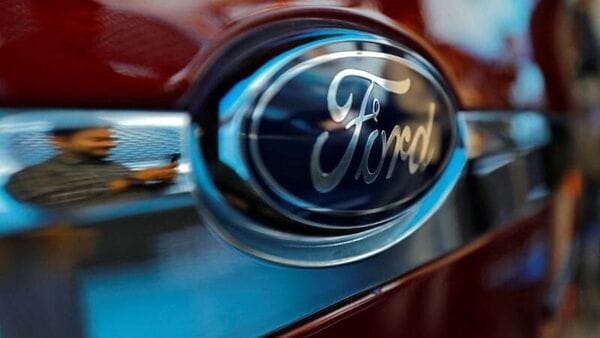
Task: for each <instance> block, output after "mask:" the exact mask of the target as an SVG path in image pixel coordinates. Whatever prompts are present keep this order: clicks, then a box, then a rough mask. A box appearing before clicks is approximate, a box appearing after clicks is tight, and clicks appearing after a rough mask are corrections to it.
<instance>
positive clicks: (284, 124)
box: [216, 36, 457, 228]
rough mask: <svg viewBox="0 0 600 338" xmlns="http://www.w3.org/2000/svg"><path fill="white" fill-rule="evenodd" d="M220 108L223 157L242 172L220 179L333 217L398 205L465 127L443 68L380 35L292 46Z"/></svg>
mask: <svg viewBox="0 0 600 338" xmlns="http://www.w3.org/2000/svg"><path fill="white" fill-rule="evenodd" d="M219 108H220V111H219V119H220V121H221V122H220V127H219V128H220V129H219V130H220V131H219V133H220V134H219V135H218V139H219V156H220V157H221V161H222V162H223V163H226V164H227V165H228V167H229V168H231V170H232V171H235V176H236V177H237V178H235V179H234V178H233V175H230V176H229V177H230V178H228V179H224V181H223V184H224V185H227V184H230V183H228V182H233V181H236V182H238V183H235V184H230V185H234V186H238V185H248V187H249V188H248V190H252V191H254V195H248V194H246V197H245V198H246V199H257V200H261V201H263V202H264V205H265V206H268V208H270V209H272V210H274V211H275V212H276V213H279V214H280V215H282V216H283V217H285V218H286V219H292V220H294V221H296V222H300V223H304V224H310V225H314V226H318V227H325V228H349V227H370V226H374V225H377V224H380V223H382V222H385V221H387V220H390V219H393V218H395V217H398V216H400V215H402V214H403V212H405V211H406V210H407V209H408V208H409V207H410V206H411V205H412V204H413V203H414V202H415V201H417V200H418V199H419V197H420V196H422V195H423V194H424V193H425V192H427V191H428V190H429V189H430V188H431V187H432V185H434V184H435V182H436V181H437V180H438V178H439V176H440V175H441V173H442V172H443V171H444V168H445V167H446V165H447V163H448V160H449V157H450V155H451V153H452V151H453V149H454V148H455V143H456V137H457V128H456V122H455V110H454V105H453V103H452V101H451V99H450V97H449V95H448V93H447V91H446V90H445V86H444V84H443V81H442V80H441V78H440V76H439V74H438V73H436V72H435V71H434V70H433V68H432V67H431V66H430V65H429V64H428V63H427V62H425V61H424V60H423V59H421V58H420V57H418V56H416V55H415V54H413V53H412V52H410V51H408V50H407V49H405V48H404V47H402V46H400V45H397V44H395V43H392V42H389V41H388V40H385V39H381V38H359V37H352V36H350V37H348V38H347V39H343V40H341V41H340V39H336V40H332V41H328V40H327V39H325V40H320V41H318V42H316V43H307V44H305V45H301V46H299V47H297V48H295V49H292V50H289V51H287V52H284V53H282V54H281V55H279V56H275V57H273V58H272V59H271V60H268V61H266V62H265V63H264V66H262V67H259V68H258V69H257V70H256V71H254V72H252V73H251V75H250V76H249V77H246V78H245V79H243V80H241V81H239V83H238V84H237V85H235V86H233V88H232V89H231V90H230V91H229V92H228V93H227V94H226V95H225V96H224V99H223V100H222V101H221V104H220V105H219ZM216 175H217V176H218V175H219V174H218V173H216ZM217 179H218V177H217ZM248 196H251V197H248ZM248 203H250V204H251V203H252V202H248ZM261 203H262V202H261Z"/></svg>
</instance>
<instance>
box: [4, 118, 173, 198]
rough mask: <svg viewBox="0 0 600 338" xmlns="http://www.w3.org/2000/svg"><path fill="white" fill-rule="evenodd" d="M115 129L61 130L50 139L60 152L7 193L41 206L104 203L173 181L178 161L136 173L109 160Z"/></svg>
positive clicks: (17, 177)
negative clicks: (112, 130)
mask: <svg viewBox="0 0 600 338" xmlns="http://www.w3.org/2000/svg"><path fill="white" fill-rule="evenodd" d="M110 128H111V127H110V126H109V125H98V124H97V121H96V124H95V125H92V126H83V127H82V126H78V127H70V128H58V129H54V130H52V131H51V132H50V135H49V139H50V142H51V143H52V145H53V146H54V147H55V148H56V149H57V150H58V154H57V155H56V156H54V157H52V158H50V159H49V160H47V161H44V162H42V163H39V164H36V165H33V166H30V167H27V168H25V169H23V170H21V171H19V172H17V173H16V174H14V175H13V176H12V177H11V178H10V180H9V182H8V184H7V190H8V191H9V192H10V193H11V195H12V196H13V197H14V198H15V199H17V200H20V201H23V202H27V203H32V204H35V205H39V206H64V205H67V204H68V205H71V204H79V203H86V204H87V203H89V202H102V201H107V200H112V199H116V198H118V199H121V198H124V197H134V196H139V195H140V194H147V193H148V192H149V191H151V190H156V188H160V187H161V186H163V187H164V186H165V185H166V184H169V183H171V182H172V181H173V180H174V179H175V177H176V176H177V173H176V167H177V163H174V162H172V163H169V164H167V165H164V166H159V167H152V168H146V169H143V170H137V171H133V170H130V169H129V168H127V167H125V166H123V165H121V164H119V163H116V162H114V161H109V160H107V159H106V157H107V156H108V155H109V153H110V151H111V149H113V148H114V147H115V146H116V145H115V140H114V138H113V136H112V133H111V129H110Z"/></svg>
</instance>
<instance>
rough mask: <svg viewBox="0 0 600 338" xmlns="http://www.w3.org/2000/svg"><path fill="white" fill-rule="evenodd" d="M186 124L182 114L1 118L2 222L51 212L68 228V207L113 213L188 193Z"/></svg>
mask: <svg viewBox="0 0 600 338" xmlns="http://www.w3.org/2000/svg"><path fill="white" fill-rule="evenodd" d="M188 124H189V123H188V118H187V115H186V114H183V113H155V112H117V111H65V110H45V111H20V112H18V113H17V112H14V113H13V112H12V111H4V112H2V111H0V144H2V148H1V149H0V161H2V163H3V166H2V171H1V172H0V187H2V191H0V204H2V205H3V206H4V208H3V210H0V223H3V224H6V223H10V221H11V219H14V220H18V221H21V222H22V221H23V220H24V219H26V218H23V217H12V218H11V216H10V214H11V213H12V214H13V215H14V214H25V213H30V214H31V213H33V214H36V213H37V214H38V215H44V216H48V215H46V214H48V213H51V211H52V210H61V211H59V212H55V214H57V213H58V214H60V215H61V217H59V219H60V221H68V220H67V219H62V216H64V215H65V214H66V213H67V211H68V212H69V213H73V210H74V209H68V210H67V209H63V207H72V206H86V207H88V206H103V205H106V204H110V205H112V206H113V207H112V208H111V210H110V211H108V210H107V212H109V213H111V212H113V211H118V210H114V208H115V207H116V208H117V209H118V207H121V206H125V205H126V204H127V203H129V202H143V201H145V200H151V199H153V198H156V197H160V196H166V195H172V194H176V193H182V192H187V191H189V187H188V183H187V180H186V179H185V177H184V175H183V174H186V171H188V170H189V162H188V160H187V157H186V156H185V149H182V142H183V140H184V139H185V138H184V137H185V136H184V135H183V134H184V132H185V131H186V130H187V129H186V127H187V126H188ZM182 154H183V155H184V156H182ZM57 208H58V209H57ZM84 209H85V208H84ZM130 209H131V210H133V208H130ZM82 212H84V211H82ZM44 216H42V217H44ZM44 218H45V217H44ZM48 218H49V219H51V218H52V217H48ZM36 222H38V223H39V220H38V221H36Z"/></svg>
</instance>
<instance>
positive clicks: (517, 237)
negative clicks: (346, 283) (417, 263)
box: [279, 208, 550, 338]
mask: <svg viewBox="0 0 600 338" xmlns="http://www.w3.org/2000/svg"><path fill="white" fill-rule="evenodd" d="M549 210H550V209H549V208H546V209H545V210H544V211H543V212H540V213H539V214H537V215H536V216H534V217H532V218H528V219H525V220H523V221H521V222H518V223H517V224H514V226H513V227H511V228H509V229H505V230H503V231H501V232H498V233H496V234H494V236H485V237H483V238H480V239H478V240H477V241H475V242H473V243H471V244H470V245H468V246H466V247H464V248H463V249H461V250H460V251H458V252H456V253H453V254H451V255H449V256H447V257H445V258H443V259H441V260H438V261H436V262H434V263H432V264H429V265H426V266H425V267H423V268H422V269H420V270H419V271H417V272H415V273H412V274H410V275H408V276H406V277H403V278H400V279H398V280H396V281H394V282H392V283H390V284H386V285H383V286H381V287H379V288H376V289H375V290H373V291H372V292H370V293H368V294H366V295H363V296H361V297H358V299H356V300H354V301H351V302H349V303H348V304H346V305H344V306H343V307H340V308H339V309H336V310H334V311H332V312H330V313H328V314H326V315H323V316H318V317H317V318H316V319H313V320H310V321H309V322H308V323H306V324H304V325H302V326H299V327H298V328H296V329H293V330H290V331H286V332H280V333H279V334H281V335H282V336H285V337H307V336H311V337H362V336H365V335H369V336H373V337H399V336H400V337H407V338H413V337H415V338H416V337H423V338H425V337H448V338H451V337H490V338H494V337H498V338H512V337H523V338H525V337H536V336H537V335H538V330H539V329H540V326H539V323H540V321H541V319H542V318H543V313H544V297H545V294H544V291H543V290H544V288H543V287H544V283H545V277H546V274H547V269H548V268H549V261H548V257H549V256H548V255H549V250H550V248H549V245H548V243H550V233H549V232H550V231H549V229H550V226H549V225H550V224H549V223H548V222H549ZM517 304H518V305H517Z"/></svg>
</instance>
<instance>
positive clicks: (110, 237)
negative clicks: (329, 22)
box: [0, 111, 548, 337]
mask: <svg viewBox="0 0 600 338" xmlns="http://www.w3.org/2000/svg"><path fill="white" fill-rule="evenodd" d="M80 112H81V111H80ZM144 114H148V113H147V112H127V113H126V114H124V115H122V116H128V117H135V119H134V120H137V121H143V120H144V119H143V118H142V117H143V116H144ZM470 114H471V113H469V112H461V113H460V114H459V118H460V119H464V120H469V121H470V122H469V123H466V125H469V126H471V128H470V129H469V134H470V135H477V133H482V132H483V134H485V133H486V132H489V130H486V129H485V128H484V127H483V126H484V125H487V123H488V122H489V121H488V120H487V119H483V120H484V121H488V122H486V123H483V124H478V123H477V122H476V121H477V118H476V115H470ZM528 114H530V113H528ZM11 116H12V115H11ZM15 116H17V115H15ZM24 116H27V114H25V115H24ZM44 116H47V115H44ZM145 116H147V117H148V116H150V115H145ZM162 116H164V115H162ZM174 116H179V115H177V114H175V115H174ZM492 116H498V117H501V118H500V120H503V121H505V122H504V123H506V121H518V120H519V115H518V114H516V115H510V117H509V116H508V115H506V114H492ZM535 116H536V117H535V118H536V119H537V118H538V117H540V118H541V115H539V114H535ZM140 118H142V119H141V120H140ZM115 121H119V120H118V119H117V120H115ZM120 121H124V120H120ZM179 121H181V120H179ZM510 124H511V123H509V125H510ZM538 126H539V128H540V129H536V130H534V131H533V132H535V133H542V134H544V133H546V132H548V130H547V129H546V128H545V126H547V124H546V123H540V124H538ZM492 129H493V130H495V131H496V132H497V134H498V133H500V134H499V135H497V136H499V137H501V138H504V139H506V140H507V141H510V142H508V143H510V144H515V143H518V139H519V138H518V137H517V138H515V137H514V136H515V135H513V134H510V133H502V132H500V131H499V130H498V129H497V128H492ZM469 139H470V140H475V139H480V138H478V137H471V138H469ZM490 144H492V143H490ZM536 144H537V145H535V146H532V147H525V148H524V149H526V150H525V151H523V150H519V149H518V148H515V147H505V148H503V151H502V153H503V154H504V155H506V156H508V160H505V161H502V162H499V163H496V164H495V165H494V166H493V170H482V169H481V168H480V167H479V164H477V161H480V160H483V159H485V158H486V156H480V157H479V158H474V159H472V160H471V162H470V164H469V167H467V168H466V170H465V171H463V173H462V175H461V178H460V180H459V181H458V182H457V183H456V184H455V185H453V186H454V188H453V189H452V190H451V191H450V192H449V194H448V195H447V196H446V197H445V198H443V199H441V201H443V203H441V204H440V205H439V208H437V209H436V210H437V211H436V212H435V213H433V214H431V215H430V216H429V217H427V218H426V221H425V222H424V223H423V224H422V225H421V226H420V227H419V228H418V229H416V230H415V231H414V232H413V233H412V234H410V236H407V237H406V238H405V239H404V240H403V241H401V242H400V243H398V244H396V245H393V246H391V247H390V248H389V249H388V250H385V251H383V252H381V253H380V254H378V255H375V256H373V257H371V258H368V259H363V260H361V261H359V262H356V263H353V264H347V265H343V266H336V267H328V268H320V269H299V268H294V267H286V266H281V265H278V264H272V263H268V262H266V261H264V260H262V259H259V258H255V257H252V256H251V255H248V254H246V253H242V252H240V251H238V250H237V249H236V248H234V247H233V246H231V245H229V243H227V242H225V241H223V240H222V239H221V237H220V235H216V234H214V233H212V232H211V229H213V226H212V225H211V224H210V222H213V220H212V219H211V218H210V217H207V216H209V215H207V214H205V213H200V214H199V213H198V211H197V209H196V208H195V207H193V206H191V205H190V204H189V202H190V198H191V196H190V195H187V197H185V195H181V196H182V198H179V199H176V198H173V197H169V196H161V197H156V198H153V199H150V200H147V201H144V202H143V203H145V204H140V206H143V208H142V209H141V210H137V212H135V213H122V212H121V213H120V212H119V210H120V209H121V206H120V205H119V204H111V207H110V208H104V209H103V210H102V212H99V211H98V212H97V213H96V217H97V216H98V215H99V214H102V215H103V217H104V219H105V221H99V219H98V218H90V219H87V220H85V222H79V221H75V222H72V223H71V225H69V226H54V227H52V228H48V229H40V230H38V231H30V230H26V229H24V228H20V229H18V231H16V230H15V229H13V231H12V232H13V233H15V235H12V236H6V234H5V235H3V237H2V239H0V252H1V253H2V257H3V258H2V260H0V262H11V263H10V264H12V265H10V266H7V265H4V266H2V268H3V269H4V270H3V273H2V275H1V276H0V292H2V294H3V295H9V294H10V295H11V296H10V297H9V298H7V297H2V298H0V311H1V312H2V316H0V328H1V329H2V332H6V334H7V335H8V336H15V334H16V335H19V336H23V335H25V336H27V332H34V331H35V330H34V329H33V328H32V327H30V326H29V325H24V324H25V323H29V322H30V321H26V322H25V321H23V320H22V318H21V317H19V316H20V315H19V313H20V312H19V311H20V310H18V308H15V304H19V305H18V306H19V308H20V307H21V306H22V307H26V308H27V311H28V313H29V314H28V316H29V318H37V319H35V321H36V322H37V323H38V324H39V323H43V320H44V318H49V317H47V315H46V314H47V313H49V312H52V309H53V308H54V307H55V306H59V305H58V304H60V306H61V307H62V310H61V312H60V314H57V317H56V318H54V319H52V320H53V322H54V323H63V324H57V325H49V324H48V325H45V324H39V325H44V327H46V330H47V332H48V336H57V337H61V336H81V335H83V334H84V333H83V332H84V331H85V332H94V335H97V336H100V337H108V336H110V337H120V336H123V337H128V336H131V335H140V334H142V333H143V332H146V333H147V335H150V336H152V335H157V336H160V335H166V334H167V333H170V334H173V331H172V330H173V328H174V327H176V328H177V330H178V335H180V336H198V335H202V336H230V335H239V334H242V333H243V334H244V335H251V336H254V335H262V334H266V333H269V332H271V331H272V330H273V329H274V328H278V327H284V326H286V325H289V324H291V323H293V322H295V321H297V320H299V319H301V318H304V317H306V316H309V315H311V314H313V313H315V312H316V311H319V310H322V309H323V308H326V307H327V306H330V305H332V304H335V303H337V302H340V301H342V300H344V299H347V298H348V297H350V296H353V295H356V294H358V293H361V292H362V291H366V290H370V289H372V288H373V287H376V286H378V285H380V284H382V283H384V282H386V281H389V280H392V279H394V278H395V277H397V276H399V275H402V274H403V273H405V272H407V271H410V270H413V269H415V268H417V267H419V266H421V265H423V264H425V263H427V262H430V261H432V260H435V259H437V258H440V257H441V256H443V255H445V254H447V253H450V252H451V251H453V250H456V249H458V248H461V247H463V246H464V245H466V244H468V243H470V242H472V241H474V240H476V239H477V238H479V237H480V236H482V235H484V234H486V233H488V232H489V231H492V230H495V229H498V227H502V226H504V225H506V224H509V222H512V221H513V220H515V219H519V218H522V217H528V216H529V215H533V214H536V213H538V212H539V211H540V210H541V209H540V208H541V207H542V206H543V205H545V201H546V199H545V196H546V195H545V192H543V193H540V189H539V186H540V184H541V185H542V186H543V185H544V184H546V183H545V182H538V181H537V180H538V177H542V175H540V172H539V170H537V169H536V170H532V169H533V168H539V166H540V165H543V162H542V161H541V158H540V157H539V156H537V154H538V152H539V151H540V150H542V149H543V147H544V143H543V142H542V143H536ZM546 146H548V145H546ZM471 147H475V145H474V144H469V145H468V149H471ZM478 148H479V149H483V153H489V151H487V150H485V149H486V146H485V145H483V146H482V145H479V146H478ZM493 148H494V149H495V150H498V148H497V147H493ZM4 150H5V153H6V152H7V151H9V150H8V149H6V148H4ZM183 154H184V155H183V157H182V160H181V161H182V163H183V162H184V161H185V158H186V156H185V152H183ZM499 155H501V154H500V153H498V152H497V151H496V152H495V153H494V155H492V156H488V157H487V158H491V157H493V156H499ZM502 182H518V183H517V185H515V186H514V187H515V188H516V189H513V190H506V191H505V192H503V193H500V194H498V193H494V191H493V190H490V189H491V188H492V187H497V186H498V185H499V184H500V185H501V186H507V187H511V186H513V185H510V184H506V183H504V184H502ZM523 182H524V183H526V184H523ZM536 182H537V183H536ZM538 183H539V184H538ZM474 192H475V193H474ZM149 202H152V203H149ZM506 203H509V204H506ZM156 206H160V207H161V208H163V209H155V207H156ZM208 207H212V206H210V205H206V206H204V207H201V208H200V210H205V209H204V208H208ZM164 208H167V209H166V210H165V209H164ZM84 210H89V209H87V208H84V209H82V212H83V211H84ZM473 211H479V212H478V213H473ZM86 212H89V211H86ZM84 214H85V212H84V213H83V214H81V215H80V217H83V215H84ZM134 214H137V216H136V215H134ZM11 215H14V214H11ZM19 215H22V214H19ZM5 217H6V214H5ZM80 220H81V219H80ZM92 220H95V221H92ZM84 225H85V226H84ZM128 234H129V235H128ZM266 235H268V234H266ZM267 239H268V237H265V240H267ZM315 240H317V239H315ZM57 247H60V248H61V249H60V250H57V249H56V248H57ZM301 250H305V252H309V251H313V250H315V249H314V248H310V247H305V248H301ZM42 257H44V258H43V259H42ZM32 262H36V263H35V264H32ZM3 264H4V263H3ZM11 266H12V267H11ZM507 278H508V277H507ZM241 280H243V281H242V282H241ZM39 281H44V285H43V287H42V286H40V285H39V283H38V282H39ZM240 282H241V283H242V285H240ZM299 288H300V289H301V292H302V294H301V296H299V297H296V296H294V295H296V294H297V293H298V290H299ZM36 290H38V291H39V292H37V291H36ZM66 295H68V297H67V296H66ZM65 297H67V298H65ZM33 304H35V306H33ZM256 308H260V311H256ZM141 309H143V310H141ZM79 311H81V312H79ZM164 316H167V317H169V318H172V320H171V321H169V323H168V324H167V323H165V324H164V325H162V324H160V323H161V322H162V321H161V320H160V318H164ZM67 317H68V319H67ZM32 320H33V319H32ZM67 323H68V324H67ZM150 329H151V330H152V332H148V331H147V330H150ZM35 332H37V331H35Z"/></svg>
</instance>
